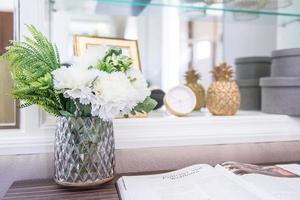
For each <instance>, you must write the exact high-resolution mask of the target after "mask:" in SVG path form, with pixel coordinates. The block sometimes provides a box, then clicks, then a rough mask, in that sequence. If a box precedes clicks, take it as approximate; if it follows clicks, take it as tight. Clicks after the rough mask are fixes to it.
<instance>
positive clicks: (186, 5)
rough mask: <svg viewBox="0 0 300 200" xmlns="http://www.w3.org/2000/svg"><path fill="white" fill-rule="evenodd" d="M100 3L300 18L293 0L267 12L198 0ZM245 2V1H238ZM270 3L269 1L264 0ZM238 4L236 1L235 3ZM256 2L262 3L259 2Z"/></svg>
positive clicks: (110, 0) (299, 3)
mask: <svg viewBox="0 0 300 200" xmlns="http://www.w3.org/2000/svg"><path fill="white" fill-rule="evenodd" d="M95 1H97V2H102V3H105V2H106V3H114V4H116V5H131V6H141V7H145V6H147V7H169V8H177V9H183V10H195V11H197V10H198V11H220V12H229V13H244V14H254V15H257V14H259V15H271V16H288V17H299V18H300V1H299V0H293V2H292V4H291V5H290V6H288V7H285V8H279V9H274V10H267V9H265V8H264V6H263V4H262V5H261V6H260V8H259V9H250V8H249V9H247V8H243V7H238V6H237V5H236V4H235V3H227V4H213V5H206V4H204V3H201V2H200V1H199V0H185V1H183V0H181V1H177V0H169V1H166V0H95ZM240 1H245V0H240ZM266 1H270V0H266ZM199 2H200V3H199ZM236 2H238V1H236ZM257 2H263V0H262V1H261V0H259V1H257Z"/></svg>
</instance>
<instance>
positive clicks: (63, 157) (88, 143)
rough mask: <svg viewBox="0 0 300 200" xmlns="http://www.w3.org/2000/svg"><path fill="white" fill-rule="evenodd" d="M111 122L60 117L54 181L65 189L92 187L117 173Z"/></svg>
mask: <svg viewBox="0 0 300 200" xmlns="http://www.w3.org/2000/svg"><path fill="white" fill-rule="evenodd" d="M114 150H115V146H114V136H113V123H112V121H102V120H101V119H99V118H93V117H90V118H89V117H87V118H80V117H77V118H75V117H59V118H58V120H57V129H56V140H55V176H54V180H55V181H56V182H57V183H58V184H60V185H64V186H90V185H96V184H101V183H104V182H107V181H109V180H111V179H112V178H113V177H114V174H115V156H114Z"/></svg>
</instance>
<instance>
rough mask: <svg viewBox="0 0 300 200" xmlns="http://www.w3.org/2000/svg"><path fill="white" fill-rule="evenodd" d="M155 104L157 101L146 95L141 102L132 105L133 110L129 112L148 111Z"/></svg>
mask: <svg viewBox="0 0 300 200" xmlns="http://www.w3.org/2000/svg"><path fill="white" fill-rule="evenodd" d="M156 105H157V102H156V101H155V100H154V99H152V98H151V97H147V98H146V99H145V100H144V101H143V102H142V103H139V104H138V105H136V106H135V107H134V109H133V111H131V114H135V113H136V112H146V113H149V112H151V111H152V110H153V109H154V108H155V106H156Z"/></svg>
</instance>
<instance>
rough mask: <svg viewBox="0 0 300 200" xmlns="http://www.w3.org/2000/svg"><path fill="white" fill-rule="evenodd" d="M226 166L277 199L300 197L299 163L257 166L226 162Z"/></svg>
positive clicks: (284, 199) (285, 199)
mask: <svg viewBox="0 0 300 200" xmlns="http://www.w3.org/2000/svg"><path fill="white" fill-rule="evenodd" d="M228 163H229V164H228ZM226 166H227V168H228V166H230V167H229V168H228V169H226V170H230V171H232V172H233V173H237V174H240V175H242V176H239V177H240V179H242V180H244V181H245V182H247V183H249V184H251V185H252V186H253V187H256V188H257V189H260V190H263V191H264V192H266V193H268V194H269V195H271V196H272V197H274V198H276V199H278V200H296V199H297V200H299V199H300V177H299V175H300V165H297V164H288V165H276V166H257V165H251V164H245V163H237V162H227V164H226V163H225V167H226ZM224 169H225V168H224Z"/></svg>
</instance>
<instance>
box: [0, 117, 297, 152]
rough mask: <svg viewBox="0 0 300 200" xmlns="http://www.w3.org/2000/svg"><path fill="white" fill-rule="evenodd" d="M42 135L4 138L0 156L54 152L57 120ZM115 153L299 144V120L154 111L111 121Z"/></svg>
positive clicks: (48, 121)
mask: <svg viewBox="0 0 300 200" xmlns="http://www.w3.org/2000/svg"><path fill="white" fill-rule="evenodd" d="M42 121H43V123H41V125H40V129H41V130H43V131H44V133H37V134H33V135H27V136H26V134H25V135H24V133H19V134H13V133H10V134H7V135H6V136H7V137H6V138H5V137H4V136H3V137H2V139H1V141H0V155H9V154H32V153H49V152H53V149H54V148H53V141H54V133H55V128H56V123H55V121H56V119H55V118H54V117H51V116H49V115H47V116H45V119H44V120H42ZM114 135H115V141H116V148H117V149H136V148H159V147H179V146H202V145H222V144H245V143H265V142H284V141H286V142H288V141H299V140H300V118H295V117H289V116H286V115H272V114H265V113H262V112H259V111H239V112H238V113H237V115H235V116H213V115H211V114H210V113H208V112H207V111H204V112H193V113H192V114H190V115H189V116H187V117H175V116H172V115H169V114H168V113H166V112H165V111H154V112H152V113H151V114H150V115H149V116H148V117H147V118H124V119H115V120H114Z"/></svg>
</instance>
